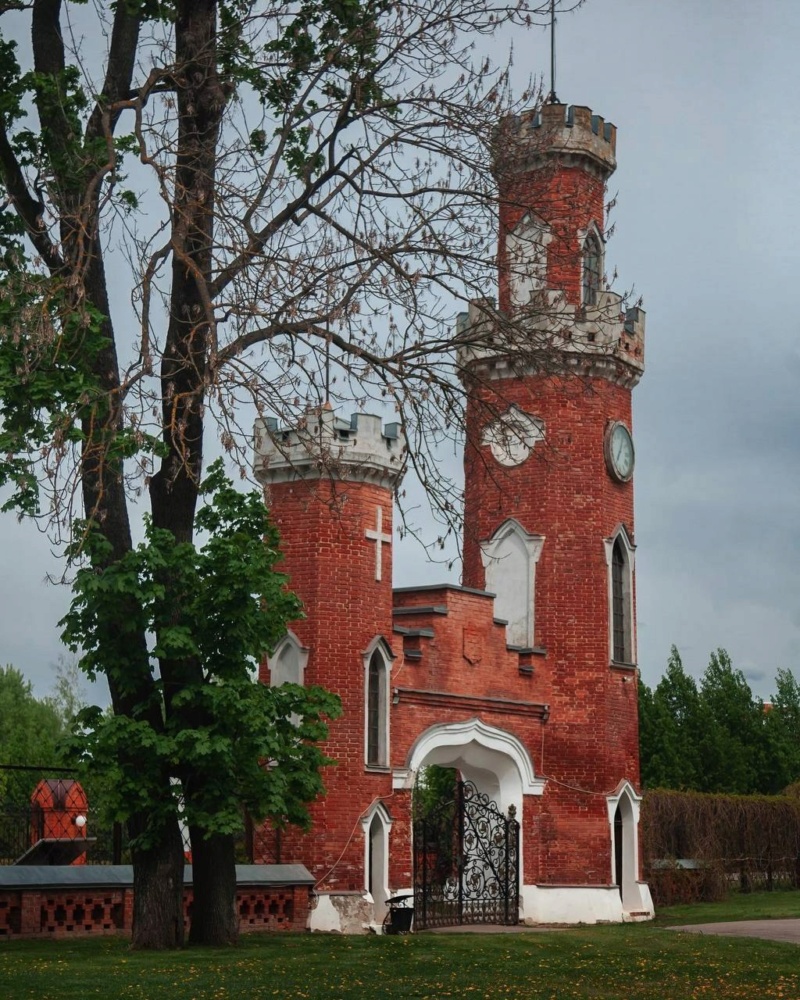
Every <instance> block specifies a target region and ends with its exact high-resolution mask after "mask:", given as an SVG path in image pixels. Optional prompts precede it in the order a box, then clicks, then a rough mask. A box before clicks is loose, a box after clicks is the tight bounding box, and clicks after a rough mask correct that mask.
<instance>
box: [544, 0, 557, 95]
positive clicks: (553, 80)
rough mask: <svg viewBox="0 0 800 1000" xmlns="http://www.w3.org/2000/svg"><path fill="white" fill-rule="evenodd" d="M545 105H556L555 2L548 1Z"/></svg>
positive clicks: (554, 0)
mask: <svg viewBox="0 0 800 1000" xmlns="http://www.w3.org/2000/svg"><path fill="white" fill-rule="evenodd" d="M546 103H547V104H558V98H557V97H556V0H550V93H549V94H548V95H547V102H546Z"/></svg>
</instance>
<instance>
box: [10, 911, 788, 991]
mask: <svg viewBox="0 0 800 1000" xmlns="http://www.w3.org/2000/svg"><path fill="white" fill-rule="evenodd" d="M784 895H786V896H788V895H789V894H783V893H781V894H777V895H776V896H775V899H776V900H778V899H779V897H783V896H784ZM793 895H794V897H795V903H794V913H795V914H796V913H797V912H798V902H800V894H797V893H795V894H793ZM751 898H753V897H751ZM683 909H688V908H683ZM692 909H693V910H694V911H697V919H700V920H706V919H717V917H718V916H719V912H720V911H719V910H717V911H715V912H712V911H711V909H710V908H706V907H693V908H692ZM786 909H790V907H788V908H783V907H782V905H781V904H780V903H779V904H778V906H777V907H774V908H773V912H774V913H775V915H781V916H787V915H791V914H789V913H788V912H786ZM673 913H674V911H673ZM709 914H711V915H710V916H709ZM748 915H752V914H750V912H749V911H748ZM685 916H687V914H684V917H685ZM675 919H676V922H677V918H675ZM0 997H2V998H3V1000H17V998H22V997H31V998H34V997H35V998H37V1000H56V998H57V1000H62V998H63V1000H67V998H69V1000H86V998H91V997H104V998H109V1000H113V998H116V997H124V998H139V1000H161V998H165V1000H227V998H239V997H242V998H248V1000H265V998H273V997H280V998H286V1000H351V998H352V1000H356V998H358V1000H362V998H370V1000H372V998H376V997H377V998H386V1000H401V998H403V1000H407V998H415V1000H439V998H442V997H464V998H467V1000H534V998H536V1000H538V998H547V1000H570V998H574V997H587V998H592V1000H673V998H674V1000H677V998H680V1000H686V998H690V997H697V998H700V997H703V998H707V1000H726V998H734V997H735V998H739V1000H762V998H773V997H775V998H781V1000H800V948H798V947H797V946H796V945H791V944H781V943H776V942H769V941H757V940H747V941H745V940H743V939H738V940H737V939H735V938H734V939H731V938H714V937H706V936H703V937H701V936H698V935H694V934H678V933H675V932H673V931H667V930H663V929H661V928H660V927H659V926H654V925H645V924H636V925H626V926H614V927H592V928H579V929H576V930H561V931H550V932H536V933H520V934H496V935H468V934H443V935H438V934H420V935H415V936H410V937H371V936H370V937H359V938H345V937H339V936H332V935H316V934H315V935H279V934H275V935H266V934H264V935H250V936H247V937H245V938H244V939H243V941H242V943H241V945H240V946H239V947H238V948H235V949H227V950H224V951H223V950H193V949H187V950H185V951H182V952H179V953H168V954H141V953H134V952H131V951H130V950H129V948H128V945H127V943H126V942H125V941H124V940H119V939H114V938H105V939H103V938H99V939H95V940H91V941H67V942H63V941H61V942H45V943H42V942H33V941H21V942H4V943H0Z"/></svg>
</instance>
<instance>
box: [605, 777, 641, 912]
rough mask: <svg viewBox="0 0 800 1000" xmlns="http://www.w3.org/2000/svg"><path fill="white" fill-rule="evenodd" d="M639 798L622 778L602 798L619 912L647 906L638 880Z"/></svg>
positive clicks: (612, 876) (612, 880) (612, 882)
mask: <svg viewBox="0 0 800 1000" xmlns="http://www.w3.org/2000/svg"><path fill="white" fill-rule="evenodd" d="M641 801H642V799H641V796H640V795H637V794H636V792H635V791H634V789H633V786H632V785H631V783H630V782H629V781H625V780H623V781H621V782H620V783H619V785H617V788H616V790H615V792H614V794H613V795H609V796H608V797H607V798H606V805H607V808H608V825H609V832H610V834H611V859H610V860H611V884H612V885H616V886H617V888H618V890H619V894H620V899H621V902H622V909H623V911H624V910H641V909H648V907H647V906H645V903H644V900H643V899H642V892H641V888H640V886H639V881H638V878H639V807H640V805H641Z"/></svg>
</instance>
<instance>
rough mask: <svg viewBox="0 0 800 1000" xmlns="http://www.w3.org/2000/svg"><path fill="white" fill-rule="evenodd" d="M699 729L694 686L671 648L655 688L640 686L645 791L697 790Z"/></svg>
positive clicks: (679, 658) (699, 769)
mask: <svg viewBox="0 0 800 1000" xmlns="http://www.w3.org/2000/svg"><path fill="white" fill-rule="evenodd" d="M702 727H703V722H702V708H701V703H700V697H699V695H698V691H697V685H696V684H695V682H694V678H693V677H691V676H690V675H689V674H687V673H686V671H685V670H684V668H683V663H682V661H681V657H680V654H679V652H678V650H677V648H676V647H675V646H673V647H672V649H671V650H670V656H669V661H668V663H667V669H666V671H665V673H664V676H663V677H662V678H661V680H660V681H659V683H658V684H657V685H656V687H655V689H654V690H653V691H652V692H650V691H649V690H648V689H647V688H646V686H645V685H643V684H641V685H640V692H639V743H640V747H641V753H640V762H641V771H642V783H643V784H644V785H645V786H646V787H648V788H686V789H691V788H697V787H698V785H699V784H700V782H701V781H702V772H703V764H702V760H701V756H700V749H699V741H700V738H701V733H702Z"/></svg>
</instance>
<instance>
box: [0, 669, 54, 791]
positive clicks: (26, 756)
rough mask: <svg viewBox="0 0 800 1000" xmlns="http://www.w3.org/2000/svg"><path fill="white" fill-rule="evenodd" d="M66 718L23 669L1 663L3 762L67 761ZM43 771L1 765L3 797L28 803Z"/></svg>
mask: <svg viewBox="0 0 800 1000" xmlns="http://www.w3.org/2000/svg"><path fill="white" fill-rule="evenodd" d="M63 734H64V719H63V717H62V716H61V715H60V713H59V712H58V709H57V708H56V707H55V706H54V705H53V704H52V703H51V702H50V701H48V700H47V699H39V698H37V697H36V696H35V695H34V693H33V689H32V687H31V685H30V683H29V682H28V681H26V680H25V677H24V676H23V674H22V673H21V671H19V670H17V669H16V668H15V667H12V666H6V667H0V764H12V765H24V766H28V767H30V766H42V767H44V768H47V766H48V765H51V766H53V765H55V766H58V765H63V763H64V761H63V759H62V757H61V754H60V752H59V745H58V741H59V738H60V737H61V736H62V735H63ZM44 777H47V774H46V772H45V771H42V773H41V774H38V775H36V774H31V773H30V772H23V771H13V770H2V769H0V801H2V802H3V803H5V804H8V805H17V806H25V805H27V804H28V803H29V802H30V796H31V792H32V791H33V789H34V787H35V786H36V783H37V782H38V781H39V779H40V778H44Z"/></svg>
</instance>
